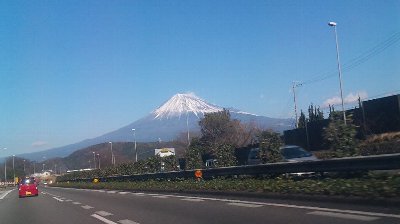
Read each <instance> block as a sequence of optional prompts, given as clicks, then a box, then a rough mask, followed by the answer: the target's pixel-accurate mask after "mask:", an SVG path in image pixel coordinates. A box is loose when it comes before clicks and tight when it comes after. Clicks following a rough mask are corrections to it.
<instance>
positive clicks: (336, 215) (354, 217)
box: [307, 211, 379, 222]
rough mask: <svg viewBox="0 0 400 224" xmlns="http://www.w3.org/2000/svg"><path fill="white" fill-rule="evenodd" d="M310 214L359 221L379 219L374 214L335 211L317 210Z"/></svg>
mask: <svg viewBox="0 0 400 224" xmlns="http://www.w3.org/2000/svg"><path fill="white" fill-rule="evenodd" d="M307 214H309V215H319V216H328V217H333V218H341V219H352V220H358V221H366V222H370V221H375V220H377V219H379V218H378V217H373V216H365V215H352V214H344V213H335V212H322V211H315V212H309V213H307Z"/></svg>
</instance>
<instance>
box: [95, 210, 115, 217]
mask: <svg viewBox="0 0 400 224" xmlns="http://www.w3.org/2000/svg"><path fill="white" fill-rule="evenodd" d="M94 213H96V214H98V215H101V216H110V215H113V214H111V213H109V212H106V211H96V212H94Z"/></svg>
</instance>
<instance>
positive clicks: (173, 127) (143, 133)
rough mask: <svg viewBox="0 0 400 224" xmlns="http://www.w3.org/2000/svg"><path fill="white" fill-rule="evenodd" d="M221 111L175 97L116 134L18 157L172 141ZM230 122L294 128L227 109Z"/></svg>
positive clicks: (185, 97) (192, 96) (188, 97)
mask: <svg viewBox="0 0 400 224" xmlns="http://www.w3.org/2000/svg"><path fill="white" fill-rule="evenodd" d="M223 109H224V108H223V107H220V106H217V105H213V104H210V103H207V102H206V101H205V100H203V99H201V98H199V97H197V96H196V95H195V94H193V93H185V94H176V95H174V96H173V97H172V98H170V99H169V100H168V101H166V102H165V103H164V104H162V105H161V106H160V107H158V108H157V109H156V110H154V111H152V112H151V113H150V114H149V115H148V116H146V117H144V118H142V119H139V120H137V121H135V122H133V123H131V124H129V125H127V126H124V127H122V128H120V129H118V130H115V131H112V132H109V133H107V134H104V135H102V136H99V137H96V138H92V139H86V140H84V141H81V142H78V143H75V144H71V145H67V146H63V147H59V148H54V149H49V150H46V151H41V152H35V153H29V154H23V155H20V156H21V157H26V158H30V159H37V160H40V159H41V158H42V157H43V156H44V155H45V156H46V157H47V158H52V157H65V156H68V155H69V154H71V153H73V152H74V151H76V150H79V149H82V148H85V147H88V146H91V145H95V144H100V143H104V142H109V141H112V142H132V141H133V140H134V137H133V130H132V129H134V130H135V138H136V140H137V141H139V142H156V141H159V140H162V141H171V140H175V139H176V138H177V137H178V135H179V134H182V133H186V132H187V131H190V132H199V131H200V127H199V125H198V122H199V120H200V119H201V118H203V117H204V114H206V113H213V112H218V111H222V110H223ZM228 110H229V112H230V114H231V118H232V119H238V120H240V121H241V122H243V123H253V124H255V125H256V126H257V127H259V128H260V129H272V130H274V131H277V132H282V131H283V130H287V129H291V128H293V120H292V119H277V118H269V117H265V116H258V115H254V114H251V113H247V112H243V111H240V110H236V109H228Z"/></svg>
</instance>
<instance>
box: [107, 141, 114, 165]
mask: <svg viewBox="0 0 400 224" xmlns="http://www.w3.org/2000/svg"><path fill="white" fill-rule="evenodd" d="M108 143H110V144H111V165H115V159H114V153H113V150H112V142H108Z"/></svg>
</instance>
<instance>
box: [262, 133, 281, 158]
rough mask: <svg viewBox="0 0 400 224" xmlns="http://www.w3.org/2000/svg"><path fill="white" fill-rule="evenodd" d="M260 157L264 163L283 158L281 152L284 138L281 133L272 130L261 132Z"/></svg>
mask: <svg viewBox="0 0 400 224" xmlns="http://www.w3.org/2000/svg"><path fill="white" fill-rule="evenodd" d="M258 141H259V143H260V157H261V158H262V160H263V163H267V162H268V163H275V162H280V161H282V160H283V158H282V154H281V152H280V147H281V146H282V140H281V138H280V135H279V133H276V132H273V131H271V130H268V131H263V132H261V134H260V136H259V140H258Z"/></svg>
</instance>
